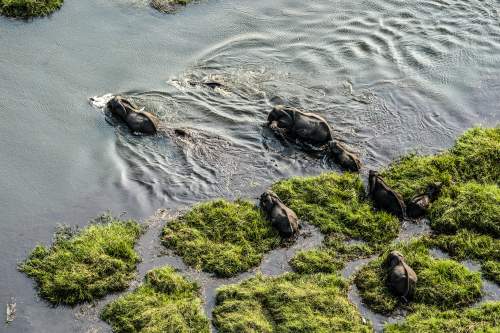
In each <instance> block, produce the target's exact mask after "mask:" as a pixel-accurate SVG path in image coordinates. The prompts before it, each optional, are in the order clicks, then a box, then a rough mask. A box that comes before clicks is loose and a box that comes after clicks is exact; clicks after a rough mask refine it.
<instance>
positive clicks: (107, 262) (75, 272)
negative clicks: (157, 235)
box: [19, 215, 142, 305]
mask: <svg viewBox="0 0 500 333" xmlns="http://www.w3.org/2000/svg"><path fill="white" fill-rule="evenodd" d="M141 233H142V228H141V226H140V225H139V224H138V223H137V222H135V221H133V220H128V221H121V220H118V219H115V218H113V217H112V216H111V215H103V216H101V217H99V218H97V219H95V220H94V221H92V222H91V224H90V225H89V226H87V227H86V228H84V229H82V230H80V231H78V232H69V231H68V229H64V230H62V231H60V232H58V233H56V237H55V240H54V243H53V244H52V246H51V247H50V248H46V247H44V246H43V245H38V246H37V247H35V249H34V250H33V252H31V254H30V255H29V257H28V258H27V259H26V261H24V262H23V263H21V264H20V265H19V269H20V270H21V271H22V272H24V273H26V275H28V276H29V277H31V278H34V279H35V281H36V282H37V284H38V288H39V293H40V296H41V297H42V298H44V299H46V300H48V301H49V302H51V303H53V304H59V303H64V304H69V305H74V304H77V303H81V302H86V301H92V300H94V299H96V298H100V297H103V296H104V295H106V294H108V293H110V292H116V291H120V290H123V289H125V288H127V287H128V284H129V282H130V281H131V280H132V279H133V277H134V275H135V273H134V271H135V267H136V264H137V263H138V262H139V256H138V254H137V253H136V252H135V250H134V245H135V243H136V241H137V239H138V238H139V236H140V235H141Z"/></svg>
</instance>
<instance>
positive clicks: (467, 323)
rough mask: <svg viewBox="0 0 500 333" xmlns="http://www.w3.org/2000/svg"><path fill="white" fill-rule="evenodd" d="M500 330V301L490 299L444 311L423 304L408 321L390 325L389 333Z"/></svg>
mask: <svg viewBox="0 0 500 333" xmlns="http://www.w3.org/2000/svg"><path fill="white" fill-rule="evenodd" d="M499 330H500V302H488V303H484V304H482V305H481V306H479V307H474V308H469V309H465V310H448V311H443V310H442V309H439V308H433V307H425V306H419V307H418V308H417V311H416V312H415V313H413V314H411V315H409V316H408V317H406V319H405V321H403V322H401V323H396V324H387V325H386V326H385V328H384V332H386V333H406V332H407V333H412V332H419V333H434V332H454V333H471V332H478V333H479V332H484V333H486V332H491V333H493V332H498V331H499Z"/></svg>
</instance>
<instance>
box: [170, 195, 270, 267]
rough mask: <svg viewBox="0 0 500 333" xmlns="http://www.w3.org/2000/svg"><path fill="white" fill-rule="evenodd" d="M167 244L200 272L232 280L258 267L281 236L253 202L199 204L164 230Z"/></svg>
mask: <svg viewBox="0 0 500 333" xmlns="http://www.w3.org/2000/svg"><path fill="white" fill-rule="evenodd" d="M162 239H163V243H164V244H165V246H167V247H168V248H171V249H173V250H174V251H175V252H176V253H177V254H178V255H180V256H182V258H183V259H184V261H185V262H186V263H187V264H188V265H190V266H193V267H195V268H197V269H202V270H204V271H206V272H211V273H215V274H216V275H218V276H221V277H230V276H234V275H236V274H238V273H241V272H244V271H246V270H248V269H249V268H251V267H254V266H257V265H258V264H259V263H260V261H261V260H262V257H263V255H264V253H266V252H267V251H269V250H271V249H273V248H275V247H277V246H278V245H279V244H280V237H279V235H278V233H277V232H276V231H275V230H274V229H273V228H272V226H271V224H270V223H269V222H268V221H267V220H266V218H265V217H264V215H263V213H262V212H261V211H260V209H258V208H257V207H256V206H255V205H253V204H252V203H250V202H247V201H242V200H238V201H235V202H228V201H225V200H216V201H210V202H206V203H202V204H199V205H197V206H195V207H194V208H193V209H191V210H190V211H189V212H187V213H186V214H184V215H182V216H181V217H179V218H177V219H175V220H173V221H171V222H169V223H168V224H167V225H166V226H165V228H164V229H163V236H162Z"/></svg>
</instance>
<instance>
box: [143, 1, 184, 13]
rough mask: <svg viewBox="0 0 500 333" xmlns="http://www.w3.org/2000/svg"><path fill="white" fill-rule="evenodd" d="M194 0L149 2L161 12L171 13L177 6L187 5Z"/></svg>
mask: <svg viewBox="0 0 500 333" xmlns="http://www.w3.org/2000/svg"><path fill="white" fill-rule="evenodd" d="M192 1H193V0H150V2H149V4H150V5H151V7H153V8H154V9H156V10H158V11H159V12H162V13H166V14H170V13H173V12H175V10H176V7H178V6H185V5H187V4H188V3H190V2H192Z"/></svg>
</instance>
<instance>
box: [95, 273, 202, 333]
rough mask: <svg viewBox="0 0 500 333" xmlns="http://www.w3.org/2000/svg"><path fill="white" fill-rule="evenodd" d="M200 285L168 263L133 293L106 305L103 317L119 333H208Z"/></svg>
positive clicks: (150, 275) (147, 274)
mask: <svg viewBox="0 0 500 333" xmlns="http://www.w3.org/2000/svg"><path fill="white" fill-rule="evenodd" d="M198 294H199V286H198V285H197V284H196V283H193V282H190V281H188V280H186V279H185V278H184V277H183V276H181V275H180V274H179V273H177V272H176V271H175V270H174V269H173V268H171V267H169V266H166V267H162V268H157V269H153V270H151V271H149V272H148V273H146V278H145V281H144V283H143V284H142V285H140V286H139V287H138V288H137V289H135V290H134V291H133V292H131V293H129V294H126V295H125V296H122V297H120V298H118V299H117V300H115V301H113V302H112V303H110V304H108V305H106V307H105V308H104V309H103V311H102V313H101V318H102V319H103V320H104V321H106V322H108V323H109V324H111V325H112V327H113V332H117V333H139V332H144V333H145V332H147V333H208V332H209V321H208V319H207V318H206V316H205V315H204V313H203V311H202V307H201V300H200V298H199V296H198Z"/></svg>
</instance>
